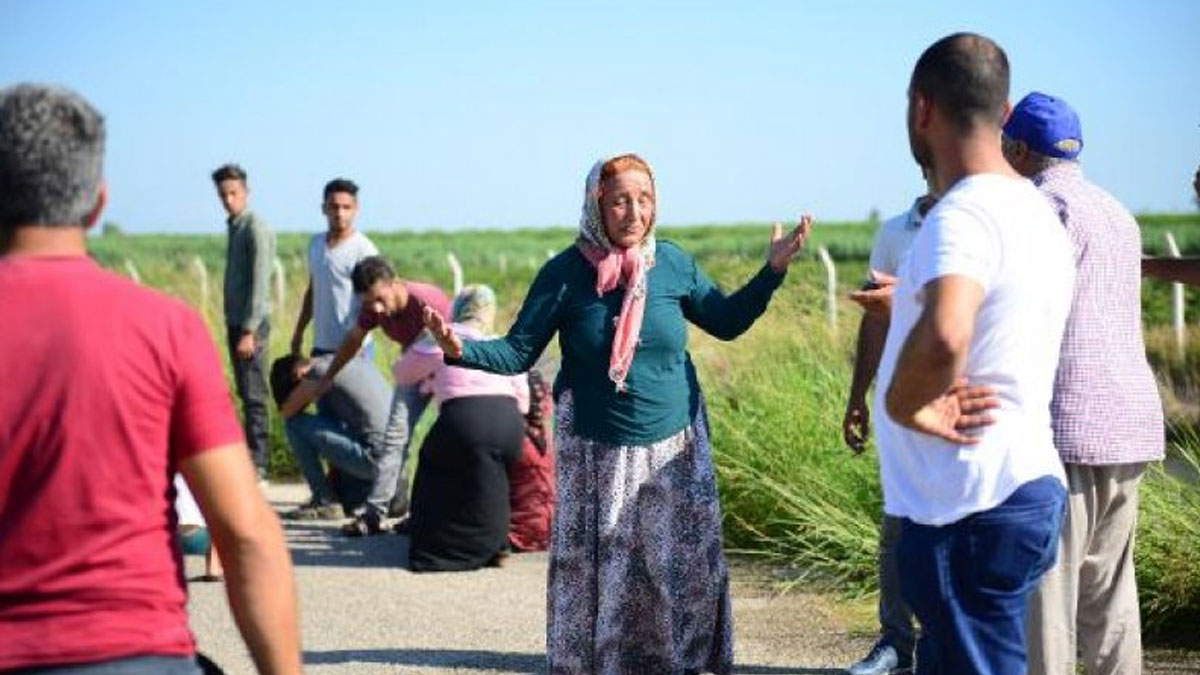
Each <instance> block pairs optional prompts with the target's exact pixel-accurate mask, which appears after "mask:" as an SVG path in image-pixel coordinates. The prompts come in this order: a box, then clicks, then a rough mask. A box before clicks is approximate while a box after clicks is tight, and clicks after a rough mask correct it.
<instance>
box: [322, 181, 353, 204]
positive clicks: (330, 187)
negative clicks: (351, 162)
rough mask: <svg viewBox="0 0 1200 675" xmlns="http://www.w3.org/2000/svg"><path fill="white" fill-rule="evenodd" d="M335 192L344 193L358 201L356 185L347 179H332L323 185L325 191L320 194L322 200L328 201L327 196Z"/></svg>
mask: <svg viewBox="0 0 1200 675" xmlns="http://www.w3.org/2000/svg"><path fill="white" fill-rule="evenodd" d="M335 192H345V193H346V194H348V195H350V196H351V197H354V198H355V199H358V185H356V184H355V182H354V181H352V180H350V179H349V178H334V179H333V180H331V181H329V182H328V183H326V184H325V191H324V192H322V193H321V197H322V198H323V199H329V195H331V194H333V193H335Z"/></svg>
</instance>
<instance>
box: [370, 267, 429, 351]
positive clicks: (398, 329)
mask: <svg viewBox="0 0 1200 675" xmlns="http://www.w3.org/2000/svg"><path fill="white" fill-rule="evenodd" d="M404 287H405V288H407V289H408V304H406V305H405V306H404V309H401V310H399V311H397V312H396V313H395V314H376V313H375V312H373V311H371V310H370V309H368V308H367V307H366V305H364V306H363V307H362V309H360V310H359V311H358V326H359V328H362V329H363V330H371V329H372V328H374V327H376V326H379V327H380V328H383V332H384V333H386V334H387V336H388V337H390V338H392V339H393V340H395V341H396V342H399V343H400V346H401V347H404V348H405V349H408V347H409V345H411V344H412V343H413V342H414V341H415V340H416V339H417V336H418V335H420V334H421V331H423V330H425V306H426V305H428V306H430V307H432V308H434V309H435V310H437V312H438V313H439V314H441V315H442V317H444V318H445V319H446V320H447V321H449V320H450V313H451V307H450V298H448V297H446V294H445V293H443V292H442V289H440V288H438V287H437V286H434V285H433V284H423V283H421V282H419V281H405V282H404Z"/></svg>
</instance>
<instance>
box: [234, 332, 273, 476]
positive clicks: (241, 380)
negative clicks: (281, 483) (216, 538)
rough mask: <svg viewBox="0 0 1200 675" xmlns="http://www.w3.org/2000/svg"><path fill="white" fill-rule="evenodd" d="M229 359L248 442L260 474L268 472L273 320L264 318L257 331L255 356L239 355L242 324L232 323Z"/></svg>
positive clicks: (251, 455) (255, 334) (247, 444)
mask: <svg viewBox="0 0 1200 675" xmlns="http://www.w3.org/2000/svg"><path fill="white" fill-rule="evenodd" d="M227 337H228V338H229V362H230V363H231V364H232V365H233V382H234V384H235V385H236V386H237V393H238V397H239V398H241V399H242V420H243V422H242V427H243V429H245V431H246V446H247V447H249V448H250V457H251V458H252V459H253V460H254V466H255V467H257V468H258V474H259V476H260V477H264V476H266V474H267V464H268V460H269V456H270V445H269V444H268V443H267V433H268V430H269V429H270V422H269V420H268V418H267V401H268V400H270V397H271V392H270V389H268V388H267V360H268V358H269V356H268V354H267V340H269V339H270V337H271V324H270V323H269V322H267V321H263V322H262V324H261V325H260V326H259V327H258V330H257V331H255V332H254V356H252V357H251V358H249V359H240V358H238V355H237V343H238V340H240V339H241V337H242V331H241V329H240V328H235V327H232V326H231V327H229V330H228V335H227Z"/></svg>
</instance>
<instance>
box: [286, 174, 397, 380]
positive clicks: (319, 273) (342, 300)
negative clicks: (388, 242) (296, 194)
mask: <svg viewBox="0 0 1200 675" xmlns="http://www.w3.org/2000/svg"><path fill="white" fill-rule="evenodd" d="M321 213H323V214H324V215H325V220H326V222H327V225H328V227H327V228H326V230H325V231H324V232H320V233H318V234H314V235H313V237H312V240H311V241H310V242H309V245H308V288H307V289H306V290H305V291H304V301H303V303H302V304H301V306H300V316H299V317H297V319H296V329H295V331H293V332H292V356H294V357H296V358H297V359H301V358H302V357H303V354H302V353H301V351H302V349H303V345H304V330H305V328H307V327H308V324H309V322H310V321H311V322H312V324H313V342H312V353H313V355H314V356H319V355H321V354H331V353H333V352H336V351H337V348H338V346H340V345H341V344H342V338H344V337H346V333H347V332H348V331H349V330H350V328H351V327H352V326H353V325H354V321H355V320H356V319H357V318H358V296H356V295H355V294H354V288H353V286H352V285H351V283H350V272H351V271H352V270H353V269H354V266H355V265H357V264H358V261H360V260H362V259H363V258H367V257H370V256H373V255H379V249H377V248H375V244H373V243H372V242H371V240H370V239H368V238H367V236H366V235H365V234H363V233H361V232H359V231H358V230H356V229H354V218H355V216H357V215H358V186H357V185H355V184H354V181H352V180H348V179H346V178H335V179H333V180H331V181H329V182H328V183H326V184H325V191H324V197H323V199H322V202H321ZM369 345H370V342H367V346H366V347H365V348H364V349H363V352H364V353H369V351H370V347H369Z"/></svg>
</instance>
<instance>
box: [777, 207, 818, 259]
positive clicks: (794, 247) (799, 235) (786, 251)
mask: <svg viewBox="0 0 1200 675" xmlns="http://www.w3.org/2000/svg"><path fill="white" fill-rule="evenodd" d="M812 220H813V219H812V216H811V215H809V214H807V213H806V214H804V215H803V216H800V222H799V223H796V227H795V228H793V229H792V231H791V232H788V233H787V234H786V235H785V234H784V233H783V226H782V225H780V224H779V223H775V228H774V229H773V230H772V231H771V248H769V249H768V250H767V262H768V263H770V265H771V269H773V270H775V271H776V272H778V273H780V274H783V273H784V272H786V271H787V268H788V265H791V264H792V258H794V257H796V254H797V253H799V252H800V249H802V248H804V242H805V241H807V240H808V235H809V233H810V232H812Z"/></svg>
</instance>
